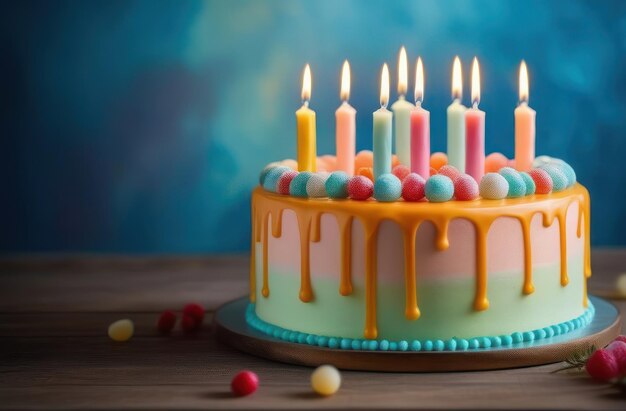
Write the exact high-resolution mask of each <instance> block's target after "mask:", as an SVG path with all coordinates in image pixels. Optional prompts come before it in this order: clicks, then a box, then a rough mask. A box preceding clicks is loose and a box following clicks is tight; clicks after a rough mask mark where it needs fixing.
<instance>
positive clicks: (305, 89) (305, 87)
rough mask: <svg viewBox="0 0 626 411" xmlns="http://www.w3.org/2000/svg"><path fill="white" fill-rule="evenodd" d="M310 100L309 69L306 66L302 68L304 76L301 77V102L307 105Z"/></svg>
mask: <svg viewBox="0 0 626 411" xmlns="http://www.w3.org/2000/svg"><path fill="white" fill-rule="evenodd" d="M310 99H311V67H309V65H308V64H307V65H306V66H305V67H304V75H303V76H302V101H304V102H305V103H308V102H309V100H310Z"/></svg>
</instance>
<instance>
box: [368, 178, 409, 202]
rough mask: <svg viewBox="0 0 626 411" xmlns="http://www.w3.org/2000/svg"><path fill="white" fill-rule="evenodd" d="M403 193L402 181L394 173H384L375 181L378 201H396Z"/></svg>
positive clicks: (375, 195)
mask: <svg viewBox="0 0 626 411" xmlns="http://www.w3.org/2000/svg"><path fill="white" fill-rule="evenodd" d="M401 194H402V182H401V181H400V179H399V178H398V177H396V176H395V175H393V174H383V175H381V176H380V177H378V178H377V179H376V182H375V183H374V198H375V199H376V200H378V201H396V200H397V199H399V198H400V195H401Z"/></svg>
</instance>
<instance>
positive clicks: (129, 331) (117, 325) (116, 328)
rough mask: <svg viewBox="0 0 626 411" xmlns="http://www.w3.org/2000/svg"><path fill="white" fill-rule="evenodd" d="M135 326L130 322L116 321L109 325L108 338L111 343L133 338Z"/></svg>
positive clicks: (126, 320) (125, 320)
mask: <svg viewBox="0 0 626 411" xmlns="http://www.w3.org/2000/svg"><path fill="white" fill-rule="evenodd" d="M134 332H135V325H134V324H133V322H132V321H131V320H128V319H124V320H118V321H115V322H113V323H111V325H109V337H110V338H111V339H112V340H113V341H118V342H123V341H128V340H130V339H131V338H132V337H133V334H134Z"/></svg>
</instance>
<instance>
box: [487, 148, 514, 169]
mask: <svg viewBox="0 0 626 411" xmlns="http://www.w3.org/2000/svg"><path fill="white" fill-rule="evenodd" d="M508 162H509V159H508V158H506V156H505V155H504V154H502V153H491V154H489V155H488V156H487V157H486V158H485V173H497V172H498V171H500V169H501V168H502V167H506V166H507V165H508Z"/></svg>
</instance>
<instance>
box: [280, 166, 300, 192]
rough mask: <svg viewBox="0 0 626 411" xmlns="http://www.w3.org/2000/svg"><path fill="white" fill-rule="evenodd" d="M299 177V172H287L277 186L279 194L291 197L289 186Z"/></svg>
mask: <svg viewBox="0 0 626 411" xmlns="http://www.w3.org/2000/svg"><path fill="white" fill-rule="evenodd" d="M297 175H298V172H297V171H293V170H292V171H285V172H284V173H283V175H282V176H280V178H279V179H278V184H277V185H276V187H277V190H276V191H277V192H278V194H284V195H289V184H291V180H293V179H294V177H295V176H297Z"/></svg>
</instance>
